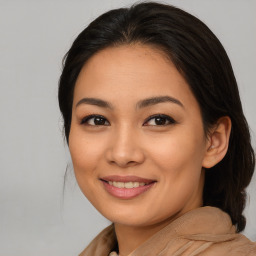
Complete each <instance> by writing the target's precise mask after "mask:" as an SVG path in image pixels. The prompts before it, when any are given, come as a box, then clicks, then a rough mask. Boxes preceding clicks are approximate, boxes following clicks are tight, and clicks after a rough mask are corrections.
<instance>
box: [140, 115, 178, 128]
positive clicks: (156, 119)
mask: <svg viewBox="0 0 256 256" xmlns="http://www.w3.org/2000/svg"><path fill="white" fill-rule="evenodd" d="M175 123H176V121H175V120H174V119H173V118H171V117H170V116H167V115H155V116H151V117H149V119H148V120H147V121H146V123H145V124H144V125H146V126H149V125H152V126H164V125H170V124H175Z"/></svg>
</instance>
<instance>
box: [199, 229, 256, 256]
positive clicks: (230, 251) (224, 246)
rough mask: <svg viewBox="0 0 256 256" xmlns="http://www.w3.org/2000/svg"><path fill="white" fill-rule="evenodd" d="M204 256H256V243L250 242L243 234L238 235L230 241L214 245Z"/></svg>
mask: <svg viewBox="0 0 256 256" xmlns="http://www.w3.org/2000/svg"><path fill="white" fill-rule="evenodd" d="M201 255H202V256H206V255H207V256H215V255H218V256H224V255H232V256H256V242H252V241H250V240H249V239H248V238H247V237H246V236H244V235H242V234H236V236H235V237H233V239H232V240H230V241H225V242H222V243H216V244H212V246H210V247H209V248H208V249H206V250H205V251H204V252H203V253H202V254H201Z"/></svg>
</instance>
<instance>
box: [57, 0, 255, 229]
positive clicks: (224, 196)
mask: <svg viewBox="0 0 256 256" xmlns="http://www.w3.org/2000/svg"><path fill="white" fill-rule="evenodd" d="M132 44H143V45H146V46H151V47H153V48H155V49H158V50H159V49H160V50H161V51H162V52H163V53H164V54H165V55H166V56H168V57H169V58H170V60H171V61H172V62H173V63H174V65H175V66H176V68H177V70H178V71H179V72H180V74H181V75H182V76H183V77H184V78H185V79H186V81H187V83H188V85H189V86H190V89H191V91H192V93H193V94H194V96H195V98H196V99H197V101H198V103H199V105H200V110H201V115H202V120H203V125H204V129H205V132H208V131H209V128H210V127H212V126H213V125H214V124H216V122H217V120H218V119H219V118H220V117H222V116H229V117H230V119H231V122H232V129H231V135H230V140H229V147H228V151H227V153H226V155H225V157H224V158H223V159H222V161H220V162H219V163H218V164H217V165H215V166H214V167H212V168H210V169H207V170H206V172H205V185H204V191H203V205H204V206H214V207H218V208H220V209H222V210H223V211H225V212H227V213H228V214H229V215H230V217H231V220H232V223H233V224H234V225H236V229H237V232H241V231H242V230H243V229H244V228H245V224H246V220H245V217H244V216H243V215H242V213H243V210H244V207H245V202H246V192H245V188H246V187H247V186H248V185H249V183H250V181H251V178H252V175H253V172H254V166H255V156H254V151H253V148H252V146H251V139H250V133H249V127H248V124H247V121H246V119H245V116H244V114H243V110H242V105H241V101H240V97H239V91H238V87H237V82H236V79H235V76H234V73H233V69H232V66H231V63H230V60H229V58H228V56H227V53H226V51H225V50H224V48H223V46H222V45H221V43H220V42H219V40H218V39H217V37H216V36H215V35H214V34H213V33H212V32H211V30H210V29H209V28H208V27H207V26H206V25H205V24H204V23H203V22H201V21H200V20H199V19H197V18H196V17H194V16H193V15H191V14H189V13H187V12H185V11H183V10H181V9H179V8H177V7H174V6H171V5H166V4H161V3H157V2H141V3H136V4H134V5H132V6H131V7H130V8H120V9H114V10H111V11H108V12H106V13H104V14H102V15H101V16H99V17H98V18H97V19H95V20H94V21H93V22H91V23H90V24H89V25H88V26H87V27H86V28H85V29H84V30H83V31H82V32H81V33H80V34H79V35H78V37H77V38H76V39H75V41H74V42H73V44H72V46H71V48H70V50H69V51H68V52H67V54H66V55H65V57H64V59H63V71H62V74H61V76H60V80H59V107H60V110H61V113H62V116H63V119H64V131H65V136H66V140H67V143H68V140H69V133H70V125H71V118H72V104H73V92H74V87H75V83H76V80H77V77H78V75H79V73H80V71H81V69H82V67H83V66H84V64H85V63H86V62H87V61H88V60H89V59H90V57H92V56H93V55H94V54H95V53H97V52H99V51H100V50H103V49H105V48H107V47H117V46H121V45H132Z"/></svg>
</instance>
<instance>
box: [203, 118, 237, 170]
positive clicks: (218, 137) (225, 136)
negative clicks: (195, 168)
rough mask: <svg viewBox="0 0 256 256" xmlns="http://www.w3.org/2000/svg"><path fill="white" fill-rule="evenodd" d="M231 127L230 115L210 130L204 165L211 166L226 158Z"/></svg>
mask: <svg viewBox="0 0 256 256" xmlns="http://www.w3.org/2000/svg"><path fill="white" fill-rule="evenodd" d="M231 127H232V124H231V120H230V117H229V116H223V117H221V118H220V119H219V120H218V121H217V123H216V125H215V126H214V127H213V128H212V129H211V130H210V134H209V136H208V138H207V140H208V142H207V144H206V152H205V156H204V159H203V162H202V166H203V167H205V168H211V167H213V166H214V165H216V164H217V163H219V162H220V161H221V160H222V159H223V158H224V156H225V155H226V153H227V151H228V145H229V137H230V132H231Z"/></svg>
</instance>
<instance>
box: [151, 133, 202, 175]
mask: <svg viewBox="0 0 256 256" xmlns="http://www.w3.org/2000/svg"><path fill="white" fill-rule="evenodd" d="M154 145H157V146H155V147H152V148H151V151H150V155H151V156H152V159H154V162H155V164H156V165H158V166H159V169H161V170H164V171H166V172H168V174H170V175H171V174H173V175H175V174H180V173H181V172H182V171H183V170H184V171H185V169H186V168H188V169H190V170H195V169H198V170H199V171H201V166H202V160H203V157H204V150H203V149H204V139H203V137H202V136H196V132H191V131H190V132H189V131H185V132H182V133H173V134H170V136H165V137H164V138H163V139H161V140H158V142H156V143H154ZM177 172H178V173H177Z"/></svg>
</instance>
